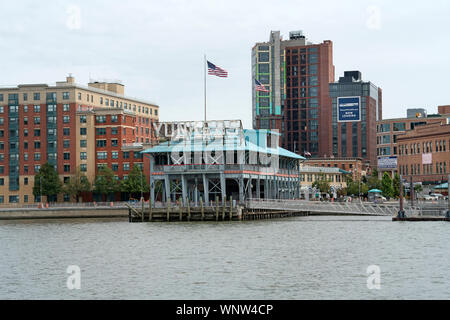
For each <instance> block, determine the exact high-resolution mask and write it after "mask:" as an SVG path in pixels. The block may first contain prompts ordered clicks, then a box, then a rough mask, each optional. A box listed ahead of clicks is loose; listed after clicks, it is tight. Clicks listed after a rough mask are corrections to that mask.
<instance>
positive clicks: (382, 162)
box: [378, 156, 397, 169]
mask: <svg viewBox="0 0 450 320" xmlns="http://www.w3.org/2000/svg"><path fill="white" fill-rule="evenodd" d="M378 169H397V156H392V157H378Z"/></svg>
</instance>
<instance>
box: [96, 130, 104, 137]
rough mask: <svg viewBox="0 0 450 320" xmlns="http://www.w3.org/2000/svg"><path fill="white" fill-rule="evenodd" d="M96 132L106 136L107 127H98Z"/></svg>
mask: <svg viewBox="0 0 450 320" xmlns="http://www.w3.org/2000/svg"><path fill="white" fill-rule="evenodd" d="M95 134H96V135H98V136H104V135H106V128H96V129H95Z"/></svg>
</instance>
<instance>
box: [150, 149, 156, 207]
mask: <svg viewBox="0 0 450 320" xmlns="http://www.w3.org/2000/svg"><path fill="white" fill-rule="evenodd" d="M152 170H153V156H152V155H150V207H152V206H153V204H154V203H155V179H153V177H152Z"/></svg>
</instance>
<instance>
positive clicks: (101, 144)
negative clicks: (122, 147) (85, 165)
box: [97, 140, 106, 148]
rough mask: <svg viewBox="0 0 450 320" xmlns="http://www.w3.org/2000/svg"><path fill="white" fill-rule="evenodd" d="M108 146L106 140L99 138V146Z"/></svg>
mask: <svg viewBox="0 0 450 320" xmlns="http://www.w3.org/2000/svg"><path fill="white" fill-rule="evenodd" d="M104 147H106V140H97V148H104Z"/></svg>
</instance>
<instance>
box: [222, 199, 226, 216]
mask: <svg viewBox="0 0 450 320" xmlns="http://www.w3.org/2000/svg"><path fill="white" fill-rule="evenodd" d="M226 206H227V199H226V198H225V200H223V201H222V221H225V207H226Z"/></svg>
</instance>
